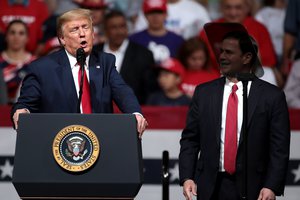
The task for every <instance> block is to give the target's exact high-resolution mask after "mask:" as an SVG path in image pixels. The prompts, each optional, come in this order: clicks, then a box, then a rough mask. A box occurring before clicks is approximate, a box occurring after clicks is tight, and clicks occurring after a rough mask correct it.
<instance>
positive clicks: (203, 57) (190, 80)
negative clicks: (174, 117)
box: [0, 0, 300, 108]
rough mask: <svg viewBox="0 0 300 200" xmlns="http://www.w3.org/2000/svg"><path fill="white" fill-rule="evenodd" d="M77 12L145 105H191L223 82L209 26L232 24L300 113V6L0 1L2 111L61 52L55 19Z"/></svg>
mask: <svg viewBox="0 0 300 200" xmlns="http://www.w3.org/2000/svg"><path fill="white" fill-rule="evenodd" d="M78 7H81V8H86V9H90V10H91V11H92V15H93V26H94V27H93V28H94V39H93V40H94V48H95V49H97V51H104V52H108V53H111V54H114V55H115V57H116V63H115V65H116V69H117V71H118V72H119V73H120V74H121V76H122V78H123V79H124V81H125V82H126V83H127V84H128V85H129V86H130V87H131V88H132V89H133V91H134V92H135V94H136V96H137V98H138V100H139V103H140V104H142V105H170V106H171V105H172V106H173V105H189V104H190V101H191V97H192V96H193V93H194V90H195V88H196V86H197V85H199V84H201V83H204V82H208V81H211V80H213V79H216V78H218V77H220V76H221V75H220V72H219V68H218V62H217V60H216V58H215V55H214V53H213V50H212V47H211V45H210V43H209V36H207V35H206V33H205V30H204V25H205V24H206V23H207V22H221V23H222V22H235V23H241V24H243V25H244V26H245V27H246V29H247V31H248V32H249V34H250V35H251V36H252V37H253V38H254V39H255V40H256V42H257V44H258V47H259V52H258V54H259V57H260V60H261V63H262V66H263V69H264V72H265V74H264V76H263V77H262V79H263V80H265V81H267V82H270V83H272V84H274V85H276V86H278V87H279V88H281V89H282V90H284V91H285V94H286V98H287V102H288V105H289V107H291V108H300V86H299V85H300V84H298V83H300V73H299V69H300V68H299V67H300V61H299V58H300V40H297V39H300V32H299V20H300V17H299V15H297V13H298V12H299V11H300V2H298V1H297V0H289V1H287V0H219V1H214V0H60V1H59V0H3V1H0V88H1V91H0V93H1V95H0V104H12V103H14V102H15V101H16V99H17V98H18V96H19V89H20V85H21V84H22V79H23V77H24V76H25V75H26V73H27V66H28V64H29V63H30V62H31V61H33V60H34V59H36V58H38V57H41V56H44V55H47V54H49V53H51V52H53V51H56V50H57V49H59V48H60V43H59V41H58V39H57V36H56V19H57V17H58V16H59V15H60V14H62V13H64V12H65V11H68V10H70V9H73V8H78ZM5 91H7V92H5Z"/></svg>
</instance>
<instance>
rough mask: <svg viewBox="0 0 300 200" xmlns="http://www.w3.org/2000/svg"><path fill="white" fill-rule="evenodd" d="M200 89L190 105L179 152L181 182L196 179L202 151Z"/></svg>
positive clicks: (196, 91)
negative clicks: (196, 170)
mask: <svg viewBox="0 0 300 200" xmlns="http://www.w3.org/2000/svg"><path fill="white" fill-rule="evenodd" d="M198 93H199V89H196V90H195V94H194V96H193V99H192V103H191V105H190V108H189V111H188V115H187V120H186V127H185V128H184V130H183V132H182V136H181V140H180V153H179V177H180V184H181V185H182V184H183V182H184V181H185V180H187V179H192V180H194V176H195V169H196V165H197V160H198V154H199V151H200V133H199V127H198V124H199V116H200V113H199V112H200V110H199V105H198V102H199V100H198V99H199V98H198Z"/></svg>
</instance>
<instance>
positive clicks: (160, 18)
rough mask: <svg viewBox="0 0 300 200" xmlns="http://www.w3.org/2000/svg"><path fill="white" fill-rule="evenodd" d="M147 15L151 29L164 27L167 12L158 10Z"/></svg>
mask: <svg viewBox="0 0 300 200" xmlns="http://www.w3.org/2000/svg"><path fill="white" fill-rule="evenodd" d="M145 16H146V19H147V21H148V26H149V29H151V30H161V29H163V28H164V23H165V21H166V18H167V13H165V12H160V11H156V12H150V13H147V14H146V15H145Z"/></svg>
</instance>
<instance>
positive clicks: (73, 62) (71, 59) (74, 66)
mask: <svg viewBox="0 0 300 200" xmlns="http://www.w3.org/2000/svg"><path fill="white" fill-rule="evenodd" d="M65 51H66V50H65ZM66 53H67V56H68V59H69V62H70V66H71V70H72V74H73V80H74V84H75V88H76V94H77V97H79V83H78V70H79V69H80V67H79V65H77V59H76V58H75V57H74V56H72V55H71V54H70V53H69V52H68V51H66ZM89 59H90V56H87V57H86V61H85V65H84V69H85V73H86V76H87V79H88V81H90V76H89V65H88V63H89ZM80 109H81V112H82V105H80Z"/></svg>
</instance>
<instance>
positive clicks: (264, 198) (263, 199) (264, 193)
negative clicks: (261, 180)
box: [257, 188, 276, 200]
mask: <svg viewBox="0 0 300 200" xmlns="http://www.w3.org/2000/svg"><path fill="white" fill-rule="evenodd" d="M275 199H276V196H275V194H274V192H273V191H272V190H270V189H268V188H263V189H261V190H260V193H259V196H258V199H257V200H275Z"/></svg>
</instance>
